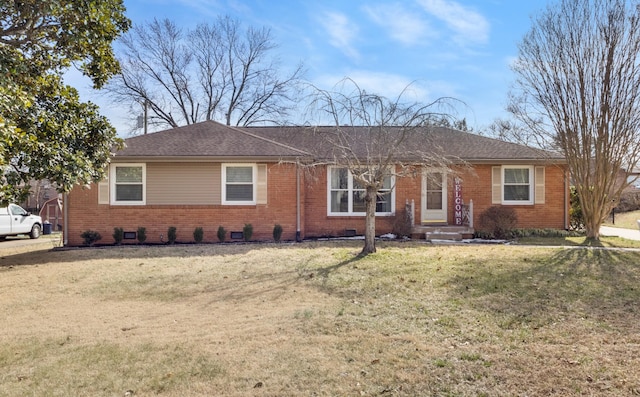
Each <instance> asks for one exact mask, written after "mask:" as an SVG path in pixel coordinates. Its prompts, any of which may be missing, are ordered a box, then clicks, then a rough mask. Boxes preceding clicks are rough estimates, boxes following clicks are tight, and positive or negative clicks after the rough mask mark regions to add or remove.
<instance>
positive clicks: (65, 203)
mask: <svg viewBox="0 0 640 397" xmlns="http://www.w3.org/2000/svg"><path fill="white" fill-rule="evenodd" d="M63 197H64V199H63V200H62V213H63V215H62V216H63V217H64V220H63V221H62V223H63V226H62V246H63V247H66V246H67V244H69V228H68V226H69V194H68V193H65V194H64V195H63Z"/></svg>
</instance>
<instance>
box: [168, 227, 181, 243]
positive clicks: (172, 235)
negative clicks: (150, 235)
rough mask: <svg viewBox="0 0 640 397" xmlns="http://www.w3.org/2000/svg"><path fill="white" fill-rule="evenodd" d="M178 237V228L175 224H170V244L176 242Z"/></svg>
mask: <svg viewBox="0 0 640 397" xmlns="http://www.w3.org/2000/svg"><path fill="white" fill-rule="evenodd" d="M177 238H178V234H177V229H176V228H175V226H169V229H168V230H167V241H168V242H169V244H173V243H175V242H176V239H177Z"/></svg>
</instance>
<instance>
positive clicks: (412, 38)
mask: <svg viewBox="0 0 640 397" xmlns="http://www.w3.org/2000/svg"><path fill="white" fill-rule="evenodd" d="M364 11H365V12H366V13H367V14H368V15H369V17H370V18H371V19H372V20H373V21H374V22H375V23H376V24H378V25H380V26H382V27H383V28H384V29H386V30H387V31H388V33H389V35H390V36H391V37H392V38H393V39H395V40H396V41H399V42H400V43H402V44H406V45H412V44H416V43H419V42H420V41H422V40H424V39H425V37H426V36H431V35H433V34H432V33H431V32H430V29H428V28H429V25H428V23H427V21H424V20H421V19H420V18H419V17H418V16H417V15H416V14H415V13H412V12H410V11H408V10H407V9H405V8H404V7H403V6H402V5H401V4H384V5H378V6H375V7H364Z"/></svg>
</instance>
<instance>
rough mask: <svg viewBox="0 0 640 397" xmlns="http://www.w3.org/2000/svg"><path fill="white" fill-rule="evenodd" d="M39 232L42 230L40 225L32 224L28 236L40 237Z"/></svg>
mask: <svg viewBox="0 0 640 397" xmlns="http://www.w3.org/2000/svg"><path fill="white" fill-rule="evenodd" d="M40 232H42V228H41V227H40V225H38V224H36V225H33V227H32V228H31V233H29V237H31V238H38V237H40Z"/></svg>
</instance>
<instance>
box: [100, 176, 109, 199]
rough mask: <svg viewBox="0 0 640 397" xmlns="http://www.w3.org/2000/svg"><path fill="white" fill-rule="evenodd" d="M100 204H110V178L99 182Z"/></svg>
mask: <svg viewBox="0 0 640 397" xmlns="http://www.w3.org/2000/svg"><path fill="white" fill-rule="evenodd" d="M98 204H109V176H105V178H104V179H103V180H101V181H100V182H98Z"/></svg>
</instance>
